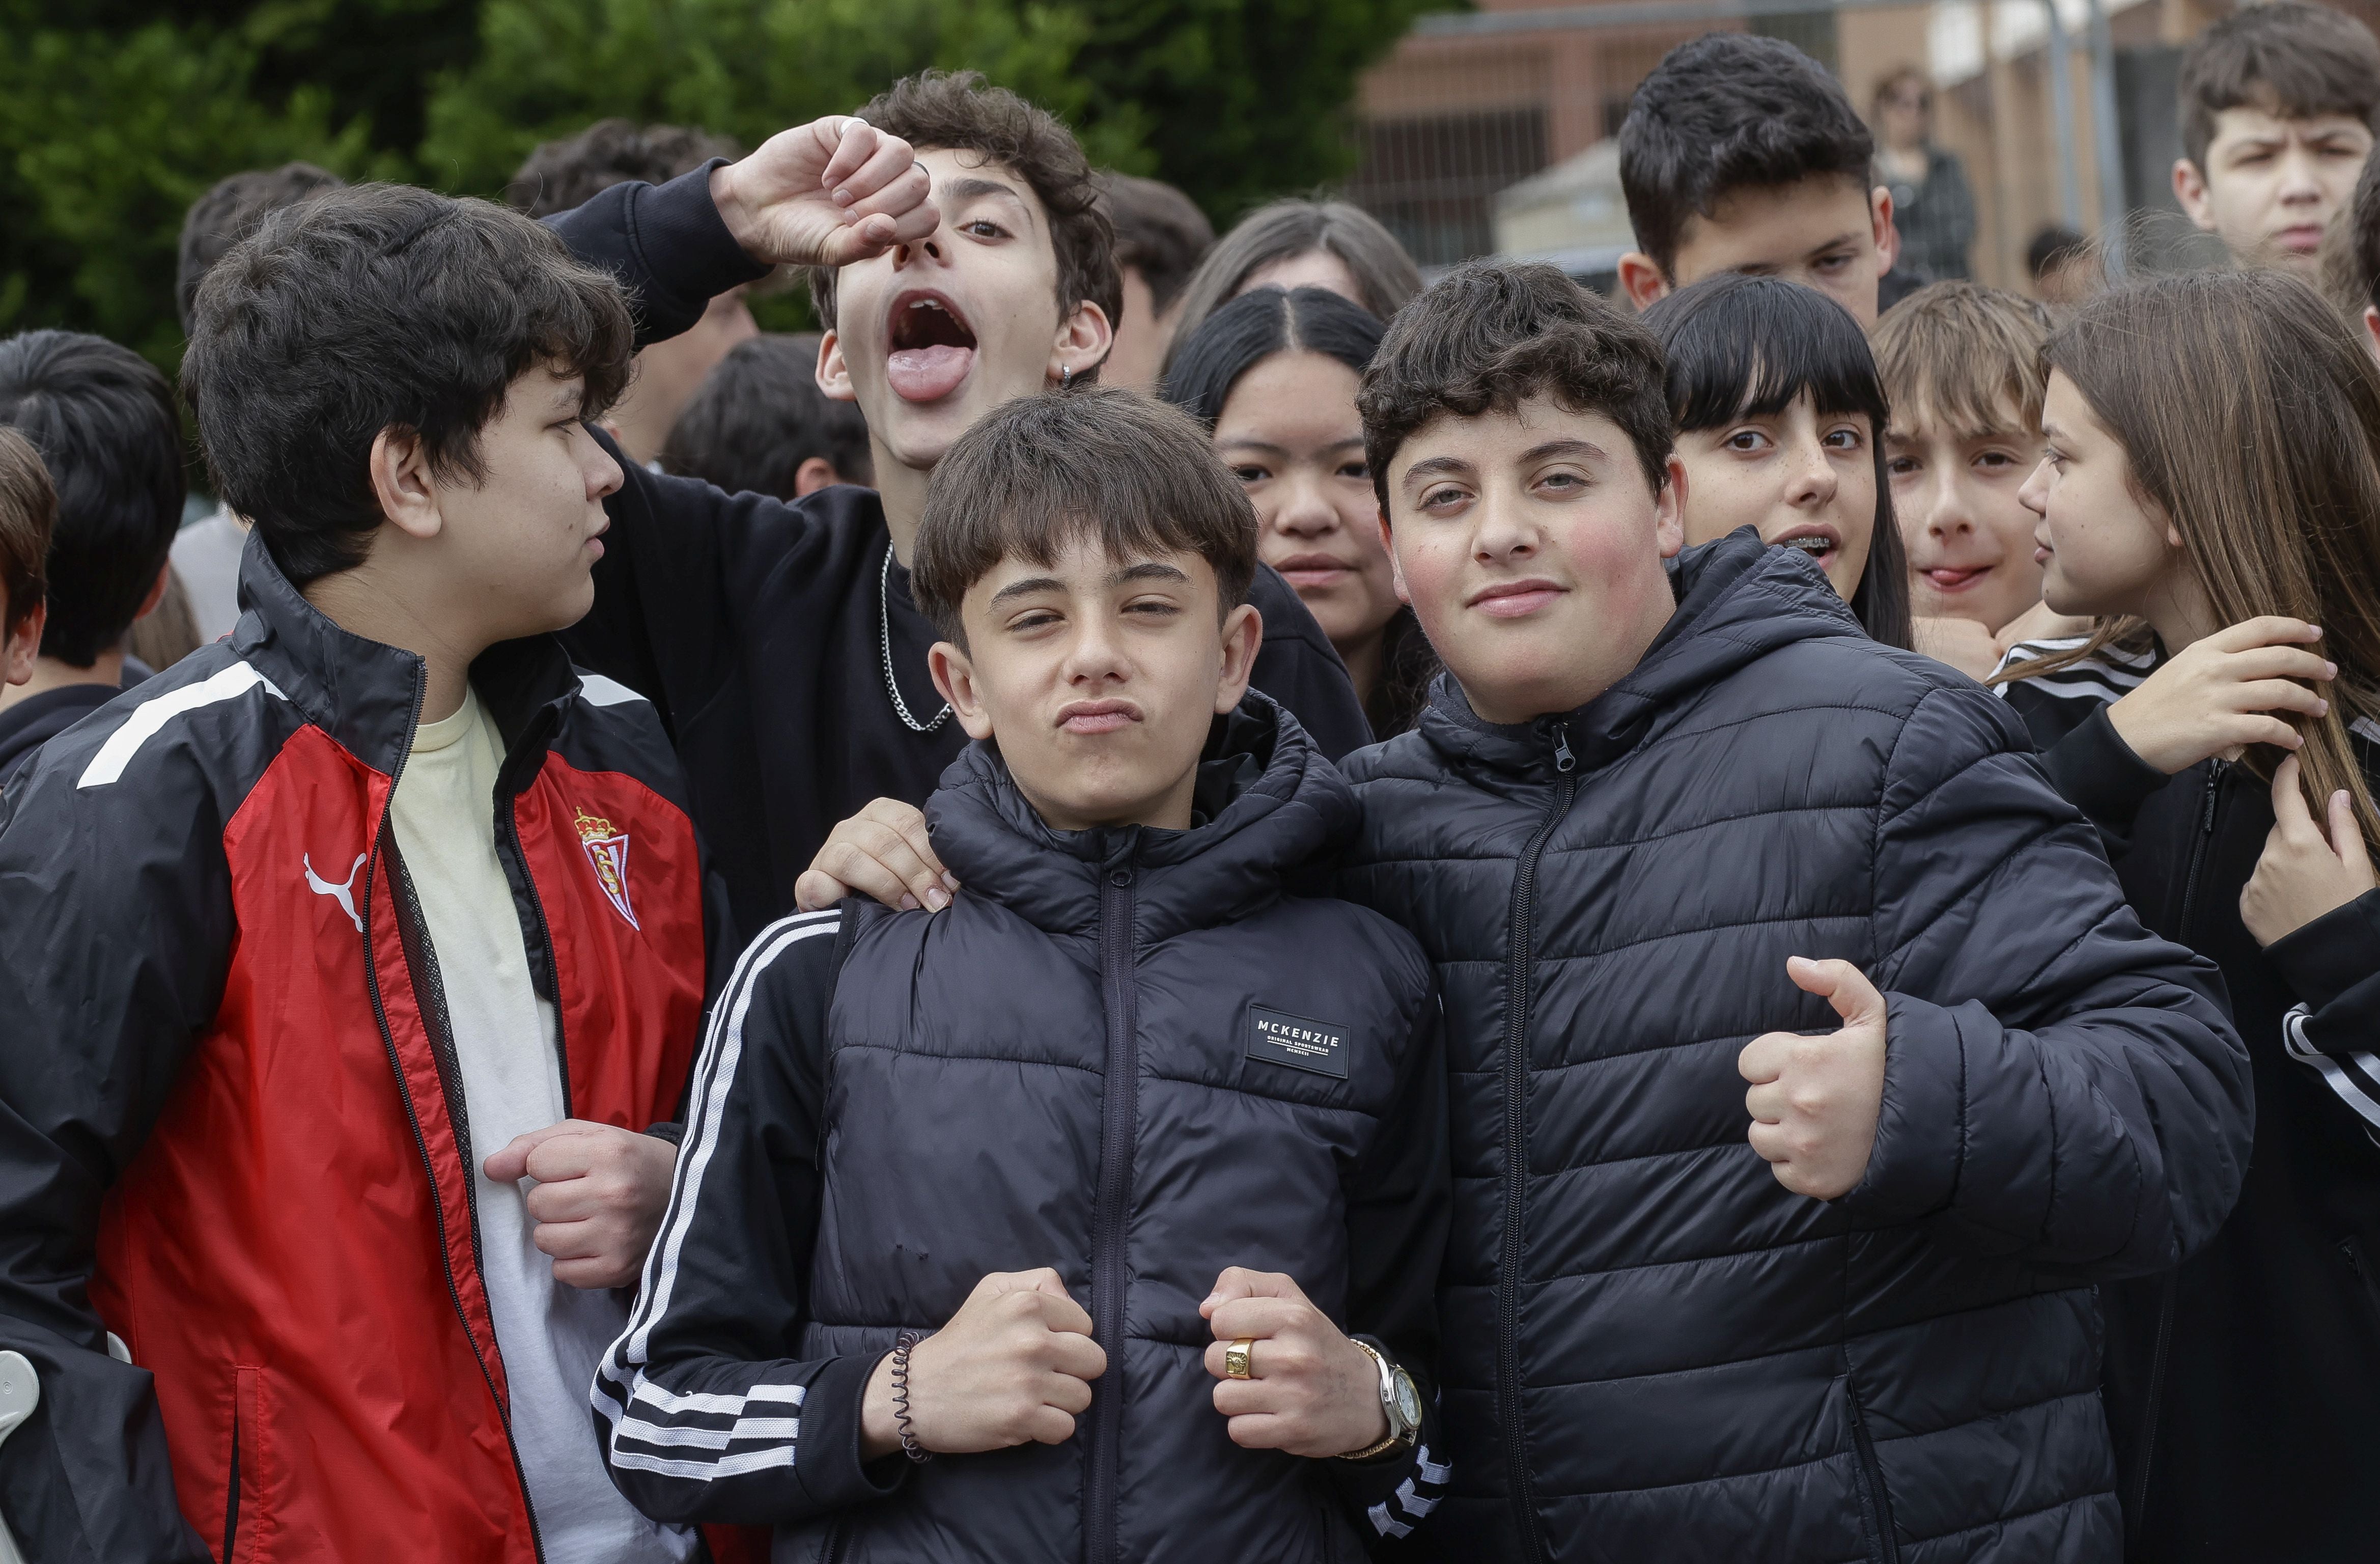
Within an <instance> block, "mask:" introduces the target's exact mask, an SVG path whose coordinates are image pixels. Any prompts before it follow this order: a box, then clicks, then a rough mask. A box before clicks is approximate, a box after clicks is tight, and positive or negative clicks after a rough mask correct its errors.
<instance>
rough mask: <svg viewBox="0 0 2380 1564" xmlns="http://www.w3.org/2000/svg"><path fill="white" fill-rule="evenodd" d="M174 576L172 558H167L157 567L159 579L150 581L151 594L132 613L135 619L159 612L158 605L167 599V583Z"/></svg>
mask: <svg viewBox="0 0 2380 1564" xmlns="http://www.w3.org/2000/svg"><path fill="white" fill-rule="evenodd" d="M173 576H174V562H173V561H172V560H167V561H166V562H165V563H164V564H161V565H159V566H158V567H157V579H155V580H154V581H152V582H150V583H149V595H148V596H147V597H145V598H142V599H141V600H140V608H139V610H138V611H136V612H134V613H133V615H132V617H133V618H134V619H136V620H138V619H146V618H148V617H149V616H150V615H151V614H152V613H154V612H157V605H158V604H159V603H161V602H164V600H165V583H166V582H167V581H170V580H172V579H173Z"/></svg>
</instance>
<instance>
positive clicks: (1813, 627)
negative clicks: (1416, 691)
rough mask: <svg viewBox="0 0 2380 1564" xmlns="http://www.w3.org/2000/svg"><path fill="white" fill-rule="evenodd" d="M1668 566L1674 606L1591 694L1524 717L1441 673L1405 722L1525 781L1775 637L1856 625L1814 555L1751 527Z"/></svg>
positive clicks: (1593, 756) (1601, 758)
mask: <svg viewBox="0 0 2380 1564" xmlns="http://www.w3.org/2000/svg"><path fill="white" fill-rule="evenodd" d="M1667 568H1668V570H1669V575H1670V590H1671V591H1672V592H1673V593H1675V594H1676V596H1677V600H1678V609H1677V612H1675V613H1673V614H1671V615H1670V622H1669V624H1666V625H1664V626H1662V629H1661V633H1660V635H1658V637H1654V641H1653V644H1652V645H1651V646H1650V647H1649V648H1647V649H1645V655H1644V657H1643V659H1642V660H1640V661H1638V662H1637V664H1636V666H1635V667H1634V668H1633V669H1632V670H1631V671H1630V672H1629V673H1627V674H1626V675H1625V676H1623V677H1622V678H1621V680H1620V682H1619V683H1618V684H1615V685H1612V686H1611V687H1610V688H1609V689H1608V690H1606V691H1604V692H1603V693H1602V694H1601V695H1599V696H1597V697H1595V698H1594V699H1593V700H1590V701H1588V702H1587V703H1586V704H1585V705H1584V706H1581V707H1578V708H1576V709H1573V710H1570V711H1563V712H1554V713H1549V714H1548V715H1546V716H1542V717H1539V718H1537V719H1536V720H1535V721H1530V722H1524V723H1514V724H1510V725H1506V724H1502V723H1496V722H1490V721H1486V720H1485V719H1484V718H1482V717H1480V716H1479V715H1478V714H1477V713H1476V712H1475V711H1473V710H1472V709H1471V702H1470V700H1469V698H1468V697H1465V696H1464V694H1463V686H1462V685H1460V684H1458V683H1457V682H1456V680H1455V678H1454V675H1453V674H1452V673H1442V674H1440V675H1439V678H1438V682H1437V683H1436V684H1435V685H1433V686H1432V687H1431V690H1430V701H1429V705H1428V707H1427V709H1425V710H1424V711H1423V712H1422V715H1421V720H1420V721H1419V722H1417V723H1416V724H1415V726H1416V728H1418V730H1419V731H1420V733H1421V734H1422V736H1423V737H1424V738H1425V739H1426V740H1427V741H1428V743H1429V744H1430V745H1431V746H1434V747H1435V748H1437V749H1438V750H1439V751H1440V752H1441V753H1443V754H1445V755H1446V756H1447V757H1448V758H1450V759H1451V760H1453V761H1456V762H1458V763H1460V762H1465V761H1468V762H1471V763H1474V764H1477V765H1482V766H1486V767H1488V769H1490V770H1498V771H1504V772H1508V773H1511V774H1513V775H1516V776H1523V777H1528V778H1531V779H1541V778H1546V777H1551V776H1553V775H1554V774H1556V773H1557V772H1558V771H1563V770H1595V769H1597V767H1600V766H1604V765H1608V764H1609V763H1610V762H1611V761H1613V760H1616V759H1618V758H1620V757H1621V756H1622V755H1624V754H1626V753H1627V752H1628V751H1629V750H1631V749H1633V748H1634V747H1635V746H1636V744H1637V743H1638V741H1640V740H1641V739H1643V738H1644V736H1645V734H1646V733H1648V732H1649V731H1651V728H1652V725H1653V721H1654V719H1655V717H1656V716H1658V714H1659V713H1660V712H1661V711H1662V710H1663V709H1667V708H1669V707H1670V706H1673V705H1675V704H1676V703H1677V702H1678V701H1680V700H1681V699H1682V698H1684V697H1687V696H1689V695H1691V694H1693V693H1694V691H1696V690H1698V689H1701V688H1703V687H1704V686H1706V685H1714V684H1717V683H1718V682H1719V681H1720V680H1722V679H1725V678H1727V677H1728V676H1729V675H1730V674H1732V673H1736V672H1738V671H1739V670H1741V669H1743V668H1744V667H1745V666H1747V665H1749V664H1751V663H1753V662H1755V661H1759V660H1760V659H1761V658H1763V657H1765V656H1767V654H1769V653H1770V652H1772V651H1775V650H1777V649H1779V648H1780V647H1784V646H1787V645H1790V644H1791V643H1793V642H1795V641H1801V640H1807V639H1810V638H1812V637H1840V636H1848V637H1865V635H1866V631H1864V630H1863V629H1862V628H1861V627H1860V622H1859V620H1858V618H1857V616H1855V615H1854V614H1853V613H1852V610H1851V605H1850V604H1848V603H1846V602H1844V601H1843V600H1842V599H1841V597H1840V596H1839V595H1838V594H1837V593H1836V591H1835V588H1834V587H1833V585H1832V584H1831V583H1830V582H1828V579H1827V576H1826V573H1825V572H1824V571H1822V570H1820V569H1819V568H1818V565H1817V562H1816V561H1815V560H1813V559H1811V558H1810V556H1809V555H1807V554H1805V553H1803V552H1801V551H1800V550H1798V549H1780V548H1771V547H1769V546H1768V545H1767V544H1765V543H1763V542H1761V540H1760V534H1759V533H1758V532H1756V531H1755V530H1754V529H1753V528H1752V527H1738V528H1737V529H1736V530H1735V531H1733V532H1730V533H1729V534H1728V535H1727V536H1726V537H1724V538H1721V539H1718V540H1716V541H1714V542H1709V543H1704V544H1700V545H1698V546H1696V547H1694V548H1691V549H1684V550H1682V551H1680V552H1679V553H1678V555H1677V557H1676V558H1674V559H1672V560H1670V561H1669V562H1667ZM1564 746H1567V748H1568V749H1569V751H1570V754H1571V757H1572V764H1571V765H1568V766H1564V765H1562V764H1561V763H1560V751H1561V750H1562V748H1563V747H1564Z"/></svg>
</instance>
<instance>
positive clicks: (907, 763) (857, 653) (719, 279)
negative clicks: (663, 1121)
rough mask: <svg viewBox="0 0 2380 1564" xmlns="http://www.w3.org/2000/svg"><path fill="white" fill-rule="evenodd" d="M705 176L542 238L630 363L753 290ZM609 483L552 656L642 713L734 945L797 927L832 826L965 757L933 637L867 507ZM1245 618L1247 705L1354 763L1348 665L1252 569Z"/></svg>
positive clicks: (602, 209)
mask: <svg viewBox="0 0 2380 1564" xmlns="http://www.w3.org/2000/svg"><path fill="white" fill-rule="evenodd" d="M710 166H711V165H708V164H706V165H705V166H704V167H702V168H699V169H697V170H695V171H694V172H693V173H691V174H688V175H686V176H684V177H682V178H679V179H674V180H672V181H671V182H670V183H668V184H666V185H661V186H652V185H638V184H627V185H615V186H613V187H612V188H610V189H608V190H605V191H603V192H602V193H601V195H599V196H597V197H596V198H595V199H594V200H591V201H589V202H588V203H587V204H586V205H585V206H582V207H580V208H578V209H577V211H575V212H565V213H563V214H562V215H560V216H558V217H554V218H553V219H550V220H549V221H550V223H551V225H552V226H553V229H554V230H555V232H557V233H559V234H560V235H561V236H562V237H563V238H564V240H565V242H566V243H568V244H569V245H570V247H571V248H572V249H573V250H575V251H576V252H577V254H578V255H579V256H581V257H582V258H583V259H586V260H588V261H592V262H594V263H596V264H598V265H601V266H604V267H606V268H607V269H609V270H610V271H612V272H613V273H614V274H615V275H617V276H618V277H619V278H620V280H621V282H622V283H623V285H625V286H626V287H627V289H628V292H629V296H630V297H631V298H632V299H633V300H634V301H635V304H636V308H637V345H638V346H644V345H646V344H649V343H654V342H659V341H661V340H662V339H663V338H666V337H670V336H674V335H675V334H677V333H679V332H682V331H685V330H686V328H687V327H689V326H691V325H693V324H694V322H695V321H697V320H698V319H700V318H701V315H702V311H703V309H704V307H705V306H706V305H708V304H709V302H710V297H711V296H712V295H713V294H716V293H722V292H724V291H725V290H726V289H728V288H730V287H733V286H735V285H737V284H739V283H746V282H749V281H751V280H753V279H754V278H755V277H758V276H761V275H764V274H765V269H764V268H760V267H756V266H754V265H753V264H752V262H751V261H749V260H748V259H747V257H746V256H745V254H744V252H743V251H742V250H741V249H738V248H737V246H736V244H735V239H734V237H733V236H730V235H729V234H728V232H727V228H726V225H725V224H723V223H722V222H721V221H720V219H719V212H718V210H717V208H715V207H714V206H713V205H712V204H711V200H710ZM614 454H615V455H616V454H617V452H616V448H614ZM621 466H622V467H623V468H624V469H625V472H626V475H627V480H626V485H625V487H624V488H623V489H621V490H620V491H619V492H618V493H616V494H614V495H613V496H612V497H611V498H610V499H609V500H607V501H606V502H605V503H604V508H605V509H606V510H607V511H609V512H610V514H611V518H612V529H611V531H610V532H609V533H607V534H606V535H605V537H604V540H603V542H604V551H605V552H604V555H603V558H602V559H601V561H600V562H598V564H596V567H595V609H594V612H591V613H589V615H588V616H587V617H586V619H584V620H583V621H581V622H580V623H579V624H577V626H576V627H575V628H573V629H571V630H570V631H568V632H566V633H565V637H564V639H565V643H566V644H567V645H568V646H569V648H570V651H571V655H572V656H573V657H574V658H575V659H577V661H578V662H579V663H580V664H581V665H582V666H584V667H587V668H589V669H592V670H594V671H595V672H597V673H605V674H609V675H610V676H611V677H613V678H614V679H617V680H618V681H620V682H621V683H622V684H625V685H627V686H628V687H629V688H631V689H633V690H635V691H637V693H638V694H640V695H642V696H644V697H647V698H648V699H650V700H651V701H652V702H653V704H654V705H655V706H656V707H657V708H659V709H660V711H661V713H662V721H663V722H664V723H665V724H667V726H668V727H669V730H670V733H671V736H672V737H673V738H674V739H675V741H676V743H677V750H678V758H679V759H680V760H681V761H682V762H683V763H684V765H685V767H686V781H687V783H688V784H689V785H690V786H691V787H692V788H693V790H694V799H695V805H694V813H695V821H696V823H697V825H698V827H699V828H700V829H701V831H702V834H703V838H704V840H705V841H706V842H708V843H710V846H711V848H712V850H713V853H714V855H715V857H714V862H715V863H716V864H717V866H718V868H719V871H720V874H721V877H722V879H724V880H725V881H726V885H727V895H728V900H729V903H730V904H731V905H732V906H733V907H734V909H735V917H736V921H737V926H738V927H741V928H745V929H753V928H759V927H761V926H762V925H764V924H766V923H767V922H768V921H769V920H770V919H771V918H774V917H777V916H780V915H783V914H784V913H787V912H790V911H792V910H793V906H794V882H795V880H796V879H800V878H801V874H802V871H803V870H805V869H807V868H808V867H809V864H810V858H811V856H812V855H814V854H816V853H817V851H818V849H819V847H820V844H821V843H824V842H825V841H826V836H827V832H828V831H830V830H833V829H834V827H835V825H836V823H837V822H838V821H841V820H843V819H845V818H848V817H850V816H852V815H855V814H856V813H858V812H859V810H860V809H861V808H862V807H864V806H866V805H867V804H868V802H869V801H870V800H871V799H875V798H880V797H892V798H899V799H904V800H905V801H907V802H909V803H912V804H923V803H924V802H925V801H926V796H927V794H930V793H931V792H933V790H934V783H935V781H936V779H937V778H939V777H940V776H941V774H942V770H943V768H944V767H946V766H948V765H949V764H950V763H951V762H952V761H953V759H955V758H957V757H958V753H959V751H960V749H961V748H963V747H964V746H965V744H966V734H965V732H964V731H962V730H961V729H960V727H959V724H958V722H957V721H956V719H954V718H944V719H942V720H941V721H940V722H936V721H935V717H936V714H937V713H938V712H940V711H941V710H942V700H941V696H939V695H938V694H936V693H935V690H934V684H933V680H932V678H931V677H930V676H929V674H928V673H927V672H926V653H927V650H928V649H929V648H930V647H932V645H933V644H934V642H935V641H936V640H938V639H940V638H941V637H939V636H938V635H937V634H936V633H935V630H934V628H933V625H932V624H930V623H929V621H928V620H927V618H926V616H925V615H924V614H923V613H921V612H918V610H917V604H916V603H915V602H914V601H912V600H911V599H910V596H909V573H908V571H907V570H905V569H904V568H903V567H902V566H901V564H899V563H898V562H897V561H893V560H892V535H891V534H890V533H889V532H888V531H887V530H886V529H885V525H884V507H883V504H882V503H881V502H880V501H879V500H878V499H877V497H876V495H875V493H874V492H873V491H868V490H865V489H849V488H834V489H826V490H821V491H819V492H818V493H815V494H811V495H808V496H807V497H805V498H803V499H801V500H799V501H796V502H795V503H792V504H786V503H783V502H782V501H779V500H776V499H773V498H771V497H770V496H767V495H763V494H736V495H732V496H731V495H728V494H723V493H722V492H720V491H718V490H716V489H713V488H711V487H710V485H709V484H707V483H703V482H700V481H698V480H697V479H688V478H669V477H664V476H662V475H661V474H659V473H653V472H648V471H647V470H645V469H644V468H643V467H638V466H637V465H636V464H635V463H633V462H630V461H628V460H626V459H625V457H623V458H622V459H621ZM1249 601H1251V602H1253V603H1254V604H1255V605H1256V606H1257V611H1258V612H1260V613H1262V614H1263V616H1264V646H1263V649H1261V650H1260V651H1258V653H1257V664H1256V672H1255V676H1254V679H1253V681H1252V682H1253V684H1254V685H1255V686H1256V687H1257V689H1259V690H1262V691H1264V692H1265V693H1266V694H1267V695H1269V696H1271V697H1273V698H1274V699H1276V700H1278V701H1280V702H1281V704H1282V705H1283V706H1286V707H1288V708H1289V709H1291V710H1292V711H1293V712H1295V713H1296V714H1297V718H1298V721H1300V722H1302V723H1304V724H1305V728H1306V730H1307V731H1308V732H1309V733H1311V734H1313V736H1314V742H1315V743H1316V744H1317V745H1318V746H1320V748H1321V750H1322V752H1323V754H1324V755H1325V756H1327V757H1330V758H1337V757H1338V756H1341V755H1343V754H1345V753H1346V752H1347V751H1349V750H1351V749H1354V748H1356V747H1357V746H1361V745H1365V744H1368V743H1370V742H1371V730H1370V729H1369V728H1368V727H1367V726H1366V723H1365V721H1364V709H1363V705H1362V703H1361V702H1360V701H1359V700H1357V699H1356V697H1355V688H1354V685H1352V684H1350V683H1349V682H1348V678H1347V670H1346V668H1345V666H1344V665H1343V664H1342V663H1341V661H1339V654H1338V653H1337V652H1336V651H1334V650H1333V649H1331V646H1330V640H1329V638H1328V637H1325V636H1324V635H1323V634H1322V630H1321V627H1320V626H1319V625H1318V624H1315V622H1314V615H1313V614H1312V613H1311V612H1308V611H1307V610H1306V608H1305V604H1304V603H1302V602H1300V601H1299V600H1298V598H1297V594H1296V593H1295V592H1294V591H1293V590H1291V589H1290V587H1289V584H1288V583H1287V582H1285V581H1283V580H1282V579H1281V576H1279V575H1277V574H1275V573H1274V572H1273V571H1272V570H1271V569H1270V568H1269V566H1259V567H1258V568H1257V579H1256V581H1255V584H1254V586H1253V587H1252V588H1251V590H1250V593H1249ZM896 691H897V695H898V699H899V701H900V708H899V709H896V707H895V705H894V700H895V692H896ZM904 709H905V711H906V712H907V714H908V716H907V718H904V716H903V715H902V712H903V710H904ZM921 724H922V725H925V726H928V727H930V729H931V731H930V732H922V733H921V732H919V731H917V730H918V726H919V725H921Z"/></svg>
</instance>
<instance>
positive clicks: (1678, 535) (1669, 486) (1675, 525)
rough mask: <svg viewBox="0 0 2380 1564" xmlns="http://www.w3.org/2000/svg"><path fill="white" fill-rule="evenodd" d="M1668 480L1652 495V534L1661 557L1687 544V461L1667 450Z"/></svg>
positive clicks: (1672, 557) (1671, 557)
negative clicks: (1659, 548)
mask: <svg viewBox="0 0 2380 1564" xmlns="http://www.w3.org/2000/svg"><path fill="white" fill-rule="evenodd" d="M1669 470H1670V481H1669V482H1667V483H1665V484H1663V485H1661V491H1660V492H1659V493H1658V494H1656V495H1654V496H1653V536H1654V537H1656V538H1658V539H1659V540H1660V541H1661V557H1662V558H1663V559H1675V558H1676V557H1677V555H1678V551H1679V550H1680V549H1682V548H1684V547H1685V546H1686V463H1685V458H1683V457H1682V456H1680V455H1678V454H1677V453H1676V452H1675V451H1672V452H1670V463H1669Z"/></svg>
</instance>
